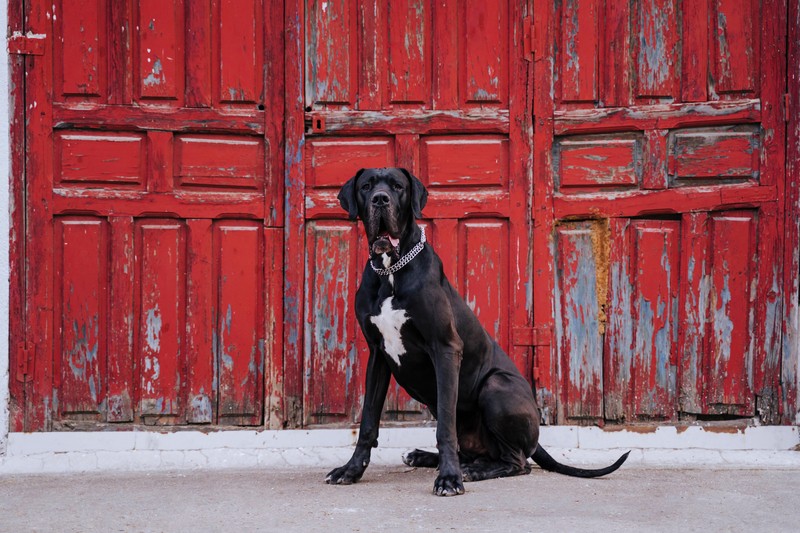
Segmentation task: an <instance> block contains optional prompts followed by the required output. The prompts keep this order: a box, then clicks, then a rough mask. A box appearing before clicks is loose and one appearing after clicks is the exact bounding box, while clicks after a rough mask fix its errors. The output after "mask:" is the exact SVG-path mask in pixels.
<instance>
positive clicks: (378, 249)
mask: <svg viewBox="0 0 800 533" xmlns="http://www.w3.org/2000/svg"><path fill="white" fill-rule="evenodd" d="M398 246H400V239H399V238H398V237H393V236H392V234H391V233H389V232H388V231H383V232H380V233H378V235H377V236H376V237H375V240H374V241H373V242H372V253H373V254H377V255H381V254H386V253H390V252H393V251H394V250H396V249H397V247H398Z"/></svg>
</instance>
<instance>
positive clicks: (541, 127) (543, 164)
mask: <svg viewBox="0 0 800 533" xmlns="http://www.w3.org/2000/svg"><path fill="white" fill-rule="evenodd" d="M533 13H535V14H536V16H534V17H533V25H534V27H533V36H534V37H533V38H534V43H533V44H534V56H535V57H552V56H553V53H554V50H553V49H554V39H555V35H556V32H555V29H554V20H555V15H554V6H553V3H552V2H545V1H534V3H533ZM531 83H532V84H533V83H535V84H536V86H535V87H536V89H535V90H534V91H533V113H532V116H533V117H535V118H534V122H533V124H532V129H533V153H535V154H537V157H536V158H535V159H534V161H533V167H532V170H533V172H532V179H533V199H532V202H531V219H532V220H533V250H532V252H533V254H532V255H533V262H532V264H533V278H532V285H533V287H532V289H531V293H532V307H533V325H534V327H539V328H543V329H546V330H552V329H553V327H554V323H553V320H554V318H553V317H554V316H556V313H557V308H558V304H557V302H556V301H555V298H553V294H555V290H556V281H555V275H554V272H553V268H552V267H549V266H547V265H555V255H556V252H555V248H556V247H555V245H554V243H553V237H552V231H553V222H554V218H553V217H554V214H553V205H552V200H551V198H552V195H553V180H552V177H551V176H552V172H553V158H552V152H553V112H554V102H553V98H552V91H553V87H554V83H555V82H554V79H553V68H552V66H551V64H550V63H549V62H548V61H536V62H534V65H533V77H532V80H531ZM533 358H534V363H533V364H534V379H535V380H536V383H535V386H536V399H537V402H538V403H539V406H540V408H541V410H542V413H543V418H544V419H545V420H546V421H547V422H553V421H555V420H559V421H562V420H564V418H563V415H564V409H563V405H562V403H561V402H562V397H563V396H562V394H561V391H560V387H561V381H560V379H559V350H558V349H554V348H552V347H550V346H545V347H535V348H534V353H533Z"/></svg>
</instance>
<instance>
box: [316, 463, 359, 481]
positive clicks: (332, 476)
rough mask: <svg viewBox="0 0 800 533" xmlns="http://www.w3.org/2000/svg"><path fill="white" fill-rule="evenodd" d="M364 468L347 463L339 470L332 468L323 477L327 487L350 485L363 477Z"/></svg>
mask: <svg viewBox="0 0 800 533" xmlns="http://www.w3.org/2000/svg"><path fill="white" fill-rule="evenodd" d="M364 470H365V468H359V467H355V466H353V465H351V464H350V463H347V464H346V465H344V466H340V467H339V468H334V469H333V470H331V471H330V472H328V475H327V476H325V483H327V484H328V485H352V484H353V483H355V482H356V481H358V480H359V479H361V476H362V475H364Z"/></svg>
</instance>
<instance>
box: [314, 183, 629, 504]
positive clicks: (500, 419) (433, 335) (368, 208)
mask: <svg viewBox="0 0 800 533" xmlns="http://www.w3.org/2000/svg"><path fill="white" fill-rule="evenodd" d="M427 197H428V193H427V191H426V190H425V187H424V186H423V185H422V183H421V182H420V181H419V180H418V179H417V178H416V177H415V176H413V175H411V174H410V173H409V172H408V171H406V170H405V169H401V168H382V169H361V170H359V171H358V172H357V173H356V175H355V176H354V177H353V178H351V179H350V180H349V181H348V182H347V183H345V185H344V186H343V187H342V189H341V191H340V192H339V202H340V203H341V205H342V207H343V208H344V209H345V210H346V211H347V212H348V213H349V215H350V219H351V220H356V219H359V218H360V219H361V221H362V222H363V223H364V228H365V230H366V232H367V239H368V241H369V246H370V252H371V255H372V257H371V259H370V260H369V264H368V265H367V266H366V268H365V269H364V274H363V279H362V280H361V286H360V287H359V289H358V293H357V294H356V313H357V315H358V322H359V324H360V325H361V330H362V331H363V333H364V336H365V337H366V339H367V344H368V345H369V350H370V354H369V363H368V366H367V375H366V392H365V396H364V409H363V412H362V417H361V428H360V430H359V435H358V441H357V443H356V448H355V451H354V453H353V456H352V457H351V458H350V461H348V462H347V464H346V465H344V466H342V467H340V468H336V469H334V470H333V471H331V472H330V473H329V474H328V476H327V478H326V482H328V483H333V484H349V483H353V482H355V481H358V480H359V479H360V478H361V476H362V474H363V473H364V470H365V469H366V468H367V465H368V464H369V459H370V452H371V448H373V447H376V446H377V445H378V426H379V423H380V415H381V410H382V409H383V403H384V400H385V399H386V392H387V389H388V387H389V378H390V376H391V375H394V377H395V379H396V380H397V383H399V384H400V385H401V386H402V387H403V388H404V389H405V390H406V391H408V393H409V394H410V395H411V397H412V398H414V399H415V400H417V401H419V402H421V403H423V404H425V405H427V406H428V409H429V410H430V412H431V414H432V415H433V416H434V417H435V418H436V420H437V426H436V445H437V448H438V450H439V453H438V454H436V453H432V452H425V451H421V450H414V451H412V452H409V453H408V454H406V455H405V456H404V457H403V461H404V462H405V463H406V464H407V465H410V466H425V467H438V468H439V476H438V477H437V478H436V481H435V483H434V486H433V492H434V494H437V495H439V496H451V495H456V494H463V492H464V484H463V481H479V480H482V479H491V478H496V477H503V476H515V475H520V474H527V473H529V472H530V469H531V468H530V465H529V464H528V457H532V458H533V460H534V461H535V462H536V463H537V464H538V465H539V466H541V467H542V468H544V469H545V470H551V471H554V472H558V473H561V474H566V475H570V476H578V477H597V476H602V475H605V474H608V473H610V472H613V471H614V470H616V469H617V468H619V467H620V465H622V463H624V462H625V459H627V457H628V454H627V453H626V454H624V455H623V456H622V457H620V458H619V459H618V460H617V462H616V463H614V464H613V465H611V466H609V467H606V468H603V469H598V470H583V469H579V468H574V467H570V466H565V465H562V464H560V463H558V462H557V461H556V460H555V459H553V458H552V457H551V456H550V455H549V454H548V453H547V452H545V451H544V450H543V449H542V447H541V446H537V442H538V439H539V413H538V410H537V407H536V400H535V399H534V396H533V392H532V390H531V387H530V385H529V384H528V382H527V381H526V380H525V378H523V377H522V375H521V374H520V372H519V370H517V367H516V366H515V365H514V363H513V362H512V361H511V359H510V358H509V357H508V355H506V353H505V352H503V350H502V349H501V348H500V346H499V345H498V344H497V343H496V342H495V341H494V340H493V339H492V338H491V337H489V334H488V333H487V332H486V330H484V329H483V327H482V326H481V325H480V323H479V322H478V319H477V318H476V317H475V315H474V314H473V312H472V311H471V310H470V308H469V307H468V306H467V304H466V303H465V302H464V300H463V299H462V298H461V296H460V295H459V294H458V293H457V292H456V290H455V289H454V288H453V287H452V286H451V285H450V283H449V282H448V281H447V278H446V277H445V275H444V272H443V270H442V262H441V260H440V259H439V256H437V255H436V253H435V252H434V251H433V248H431V246H430V245H429V244H425V233H424V231H423V230H422V229H421V228H420V227H419V226H418V225H417V223H416V221H415V219H417V218H420V217H421V216H422V208H423V207H425V202H426V200H427ZM628 453H630V452H628Z"/></svg>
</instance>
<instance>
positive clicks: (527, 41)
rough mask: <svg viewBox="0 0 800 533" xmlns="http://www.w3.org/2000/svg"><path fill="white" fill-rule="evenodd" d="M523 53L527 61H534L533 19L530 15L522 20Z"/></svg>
mask: <svg viewBox="0 0 800 533" xmlns="http://www.w3.org/2000/svg"><path fill="white" fill-rule="evenodd" d="M522 31H523V33H522V53H523V55H524V56H525V61H533V60H534V59H535V57H534V55H535V52H534V48H533V47H534V41H533V37H534V34H533V17H531V16H530V15H528V16H527V17H523V19H522Z"/></svg>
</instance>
